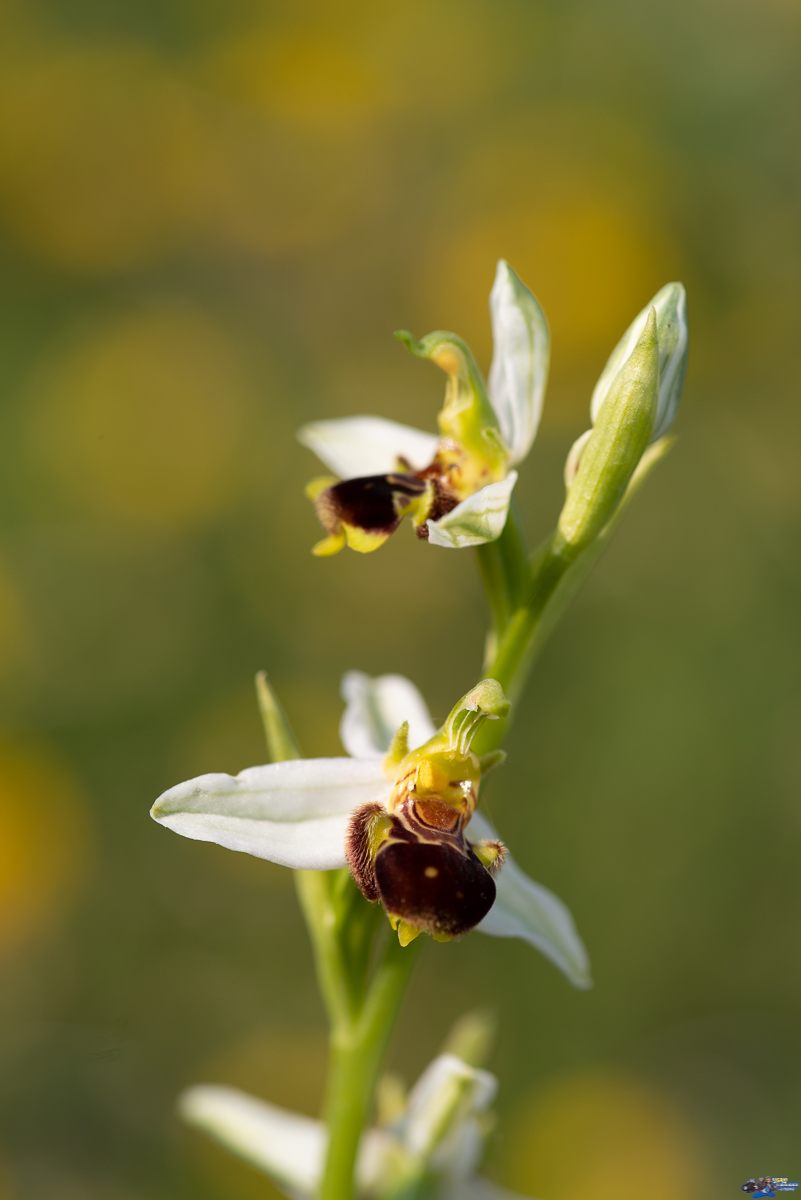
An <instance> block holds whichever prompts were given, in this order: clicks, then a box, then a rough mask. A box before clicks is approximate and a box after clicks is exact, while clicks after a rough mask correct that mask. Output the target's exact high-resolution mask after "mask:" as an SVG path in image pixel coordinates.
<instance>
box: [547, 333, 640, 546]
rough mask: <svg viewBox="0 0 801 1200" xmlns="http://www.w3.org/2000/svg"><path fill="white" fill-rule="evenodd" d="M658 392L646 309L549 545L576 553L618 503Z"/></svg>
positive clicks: (633, 466)
mask: <svg viewBox="0 0 801 1200" xmlns="http://www.w3.org/2000/svg"><path fill="white" fill-rule="evenodd" d="M658 398H659V342H658V339H657V327H656V312H655V310H654V309H651V311H650V313H649V315H648V318H647V320H646V322H645V325H644V328H643V330H642V333H641V334H640V336H639V338H638V340H637V342H636V344H635V346H634V348H633V350H632V351H631V353H630V354H629V356H628V357H627V358H626V359H625V361H624V362H623V365H622V366H621V367H620V369H619V371H618V372H617V374H616V375H615V377H614V379H613V380H612V382H611V384H610V386H609V389H608V391H607V393H606V397H605V399H604V401H603V403H602V404H601V407H600V409H599V411H598V415H597V417H596V420H595V426H594V428H593V431H592V435H591V436H590V438H589V439H588V441H587V444H586V446H585V447H584V449H583V451H582V454H581V461H580V463H579V466H578V470H577V471H576V475H575V478H574V479H573V481H572V483H571V485H570V488H569V490H568V493H567V500H566V501H565V506H564V508H563V509H562V514H561V516H560V518H559V525H558V526H557V532H556V538H555V541H554V551H555V552H556V553H557V554H560V555H562V556H563V557H565V558H575V556H576V555H577V554H579V553H580V552H581V551H582V550H583V549H584V548H585V547H586V546H588V545H589V544H590V543H591V542H593V541H594V540H595V538H596V537H597V536H598V534H599V533H600V532H601V530H602V529H603V528H604V526H605V525H606V523H607V521H608V520H609V518H610V517H611V516H612V514H613V512H614V511H615V509H616V508H617V505H618V503H619V502H620V500H621V498H622V496H623V493H624V492H625V490H626V488H627V486H628V482H629V480H630V479H631V476H632V475H633V474H634V471H635V469H636V467H637V464H638V462H639V461H640V459H641V458H642V455H643V453H644V451H645V449H646V447H647V446H648V443H649V442H650V440H651V435H652V433H653V430H654V421H655V419H656V411H657V402H658Z"/></svg>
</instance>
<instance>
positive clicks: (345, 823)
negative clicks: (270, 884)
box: [152, 672, 591, 988]
mask: <svg viewBox="0 0 801 1200" xmlns="http://www.w3.org/2000/svg"><path fill="white" fill-rule="evenodd" d="M343 694H344V697H345V699H346V709H345V713H344V716H343V718H342V724H341V727H340V735H341V737H342V740H343V743H344V745H345V749H346V750H348V751H349V752H350V754H351V757H342V758H316V759H315V758H312V759H295V760H289V761H286V762H276V763H270V764H268V765H265V766H258V767H249V768H248V769H246V770H244V771H242V772H240V774H239V775H236V776H231V775H223V774H212V775H201V776H200V777H198V778H197V779H191V780H189V781H188V782H186V783H181V784H178V786H177V787H173V788H171V789H170V790H169V791H167V792H165V793H164V794H163V795H162V796H161V797H160V798H159V799H158V800H157V801H156V803H155V804H154V806H153V809H152V816H153V817H154V819H155V820H156V821H158V822H159V823H160V824H162V825H165V826H166V827H167V828H169V829H172V830H173V831H174V832H176V833H179V834H181V835H182V836H184V837H188V838H193V839H195V840H198V841H208V842H215V843H217V844H218V845H220V846H225V847H227V848H228V849H231V850H237V851H242V852H244V853H247V854H252V855H255V856H256V857H257V858H264V859H269V860H270V861H272V862H276V863H279V864H281V865H283V866H287V867H291V868H294V869H296V870H315V871H327V870H334V869H336V868H340V867H344V866H345V865H346V864H347V865H348V866H349V867H350V869H351V872H352V874H353V876H354V879H355V880H356V883H357V884H358V886H359V887H360V889H361V890H362V892H363V893H364V894H365V896H366V897H367V898H368V899H369V900H372V901H380V902H381V903H382V904H383V906H384V908H385V910H386V912H387V915H388V917H389V919H390V922H391V924H392V926H393V928H395V929H397V932H398V936H399V939H400V941H401V944H402V945H406V944H407V943H408V942H410V941H412V940H413V939H414V938H415V937H417V936H418V935H419V934H420V933H421V932H427V933H430V934H432V935H433V936H434V937H435V938H436V939H437V940H440V941H447V940H449V939H450V938H452V937H459V936H461V935H462V934H464V933H467V932H469V931H470V930H471V929H473V928H477V929H478V930H479V931H480V932H482V933H487V934H491V935H493V936H495V937H518V938H522V939H523V940H525V941H527V942H528V943H529V944H531V945H533V946H535V947H536V948H537V949H538V950H540V951H541V952H542V953H543V954H544V955H545V956H546V957H548V958H549V959H550V960H551V961H552V962H553V963H554V964H555V965H556V966H557V967H558V968H559V969H560V970H561V971H562V972H563V973H564V974H565V975H566V976H567V978H568V979H569V980H570V982H571V983H573V984H574V985H575V986H576V987H579V988H585V987H589V986H590V982H591V981H590V975H589V966H588V961H587V955H586V951H585V949H584V946H583V944H582V942H581V939H580V938H579V936H578V934H577V932H576V929H575V926H574V924H573V920H572V917H571V916H570V913H569V912H568V910H567V908H566V907H565V906H564V904H563V903H562V902H561V901H560V900H559V899H558V898H557V897H556V896H554V895H553V893H552V892H550V891H548V889H547V888H544V887H542V886H541V885H540V884H538V883H535V882H534V881H533V880H532V879H529V878H528V876H526V875H525V874H524V873H523V871H522V870H521V869H520V868H519V867H518V866H517V864H516V863H515V862H514V860H513V859H512V858H511V856H509V855H508V853H507V852H506V848H505V847H504V845H503V843H501V842H500V840H499V839H498V835H497V833H496V832H495V830H494V828H493V827H492V825H491V824H490V822H489V821H488V820H487V818H486V817H485V816H483V814H481V813H479V812H478V811H477V810H476V804H477V799H478V790H479V785H480V782H481V778H482V775H483V774H486V772H487V771H488V770H489V769H490V767H492V766H493V765H495V764H496V763H498V762H499V761H500V760H501V759H502V757H503V755H502V754H501V752H495V753H494V754H492V755H489V756H487V757H486V758H485V759H484V760H479V759H478V758H477V757H476V756H475V754H473V752H472V751H471V749H470V742H471V740H472V737H473V735H474V733H475V732H476V730H477V728H478V726H479V725H480V724H481V722H483V721H484V720H492V719H493V718H497V717H498V716H500V715H503V714H505V712H506V711H508V702H507V701H506V700H505V698H504V696H503V692H502V690H501V688H500V685H499V684H497V683H496V682H495V681H494V680H483V681H482V682H481V683H480V684H478V685H477V686H476V687H475V688H473V689H471V691H470V692H468V693H467V695H466V696H464V697H463V698H462V699H461V700H460V701H459V703H458V704H457V705H456V706H455V708H454V709H453V711H452V712H451V714H450V715H449V717H448V718H447V720H446V721H445V723H444V725H443V726H442V728H441V730H440V731H439V732H437V731H435V728H434V724H433V722H432V720H431V717H430V715H429V712H428V709H427V707H426V705H425V702H424V700H423V698H422V696H421V695H420V693H419V692H418V691H417V689H416V688H415V687H414V685H413V684H411V683H410V682H409V681H408V680H407V679H404V678H403V677H401V676H398V675H385V676H381V677H379V678H377V679H370V678H369V677H368V676H366V675H362V674H361V673H359V672H349V673H348V674H347V675H346V676H345V678H344V681H343Z"/></svg>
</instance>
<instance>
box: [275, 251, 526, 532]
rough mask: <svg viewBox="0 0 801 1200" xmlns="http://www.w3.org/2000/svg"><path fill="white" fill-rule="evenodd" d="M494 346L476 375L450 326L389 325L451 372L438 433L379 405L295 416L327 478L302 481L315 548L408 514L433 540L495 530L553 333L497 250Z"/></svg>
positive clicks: (386, 527)
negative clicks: (337, 415)
mask: <svg viewBox="0 0 801 1200" xmlns="http://www.w3.org/2000/svg"><path fill="white" fill-rule="evenodd" d="M490 314H491V318H492V332H493V338H494V344H495V349H494V354H493V359H492V365H491V367H490V373H489V386H487V385H485V383H484V379H483V378H482V375H481V372H480V371H479V369H478V367H477V365H476V362H475V360H474V358H473V355H472V354H471V352H470V349H469V347H468V346H467V345H466V344H465V342H463V341H462V340H461V338H458V337H456V336H455V335H454V334H451V333H442V332H437V333H430V334H428V336H427V337H425V338H423V340H422V341H421V342H417V341H415V339H414V338H413V337H412V335H411V334H409V333H406V332H405V331H404V332H400V333H398V334H397V335H396V336H397V337H399V338H401V340H402V341H404V342H405V344H406V345H407V346H408V348H409V349H410V350H411V352H412V353H413V354H416V355H418V356H419V357H421V358H430V359H431V360H432V361H433V362H435V363H436V364H437V366H439V367H441V368H442V370H443V371H445V373H446V374H447V376H448V384H447V388H446V393H445V404H444V406H443V408H442V411H441V412H440V414H439V418H438V423H439V430H440V436H439V437H437V436H435V435H434V434H428V433H422V432H421V431H420V430H417V429H410V428H409V427H408V426H406V425H399V424H397V423H396V422H395V421H388V420H385V419H384V418H382V417H346V418H344V419H343V420H335V421H316V422H313V423H312V424H310V425H304V426H303V428H302V429H300V430H299V431H298V438H299V440H300V441H301V442H302V443H303V445H304V446H308V448H309V449H310V450H313V451H314V453H315V454H316V455H317V457H318V458H319V459H321V460H322V462H324V463H325V465H326V466H327V467H328V468H329V469H330V470H331V471H333V472H334V475H335V476H336V478H330V477H326V478H324V479H317V480H314V481H313V482H312V483H311V484H309V487H308V489H307V492H308V494H309V496H310V497H311V498H312V499H313V500H314V503H315V506H316V508H317V513H318V516H319V517H320V521H321V522H322V524H323V526H324V528H325V530H326V532H327V534H328V536H327V537H326V538H325V539H323V541H321V542H318V543H317V545H316V546H315V547H314V553H315V554H319V555H327V554H335V553H336V552H337V551H338V550H341V549H342V547H343V546H345V545H346V544H347V545H349V546H350V547H351V548H352V549H353V550H359V551H361V552H362V553H367V552H369V551H371V550H375V549H377V548H378V547H379V546H380V545H381V544H382V543H383V542H385V541H386V539H387V538H388V537H389V536H390V534H392V533H394V531H395V530H396V529H397V527H398V525H399V524H400V522H401V521H402V519H403V518H404V517H405V516H407V515H408V516H411V518H412V520H413V522H414V527H415V532H416V533H417V536H418V537H420V538H427V539H428V540H429V541H430V542H433V544H434V545H435V546H449V547H463V546H477V545H480V544H481V543H482V542H491V541H494V540H495V539H496V538H498V537H500V535H501V533H502V532H503V527H504V525H505V523H506V516H507V513H508V511H509V502H510V499H511V494H512V488H513V487H514V485H515V482H516V480H517V472H516V471H514V470H513V469H512V468H513V467H514V466H515V464H516V463H519V462H520V461H522V459H524V458H525V457H526V455H527V454H528V452H529V450H530V449H531V445H532V443H533V441H534V437H535V435H536V433H537V426H538V425H539V420H540V415H541V412H542V402H543V396H544V393H545V385H546V382H547V378H548V359H549V346H550V339H549V334H548V325H547V322H546V320H545V316H544V314H543V312H542V309H541V308H540V306H539V304H538V303H537V300H536V299H535V297H534V296H533V295H532V293H531V292H530V291H529V290H528V288H527V287H526V286H525V284H524V283H522V282H521V280H520V279H519V278H518V276H517V275H516V274H515V272H514V271H513V270H512V268H511V267H510V266H509V265H508V263H506V262H504V261H503V259H501V261H500V262H499V263H498V269H497V272H496V276H495V283H494V285H493V288H492V292H491V294H490Z"/></svg>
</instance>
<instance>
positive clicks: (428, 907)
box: [375, 841, 495, 937]
mask: <svg viewBox="0 0 801 1200" xmlns="http://www.w3.org/2000/svg"><path fill="white" fill-rule="evenodd" d="M375 879H376V883H377V885H378V891H379V894H380V897H381V900H382V902H383V905H384V907H385V908H386V910H387V912H388V913H389V914H390V916H393V917H401V918H403V919H404V920H405V921H408V922H409V923H410V924H411V925H415V926H417V928H418V929H423V930H424V931H425V932H426V933H432V934H433V933H445V934H449V935H450V936H451V937H459V936H460V935H461V934H463V933H467V932H469V930H471V929H473V928H474V927H475V926H476V925H478V923H479V921H482V920H483V919H484V917H485V916H486V915H487V913H488V912H489V910H490V909H491V908H492V905H493V903H494V902H495V884H494V882H493V880H492V876H491V875H490V873H489V871H487V870H486V869H485V868H484V867H483V866H482V865H481V863H480V862H479V861H478V859H477V858H476V856H475V854H473V852H472V850H470V849H469V847H467V852H466V853H464V852H462V851H461V850H459V849H457V847H456V846H454V845H451V844H449V843H445V842H395V841H390V842H388V843H387V844H385V845H384V846H382V847H381V849H380V850H379V852H378V856H377V857H376V860H375Z"/></svg>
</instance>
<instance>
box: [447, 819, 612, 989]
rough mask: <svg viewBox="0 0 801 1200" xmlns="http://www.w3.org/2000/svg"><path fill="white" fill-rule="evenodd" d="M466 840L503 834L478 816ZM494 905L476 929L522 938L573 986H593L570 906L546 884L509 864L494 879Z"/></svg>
mask: <svg viewBox="0 0 801 1200" xmlns="http://www.w3.org/2000/svg"><path fill="white" fill-rule="evenodd" d="M467 836H468V837H469V838H470V839H471V840H473V841H478V840H480V839H481V838H490V839H495V838H497V836H498V834H497V833H496V832H495V830H494V828H493V827H492V825H491V824H490V822H489V821H488V820H487V818H486V817H485V816H483V815H482V814H481V813H478V812H477V813H474V815H473V818H472V820H471V821H470V824H469V825H468V827H467ZM495 887H496V889H497V895H496V898H495V903H494V904H493V906H492V908H491V909H490V910H489V912H488V913H487V915H486V917H485V918H484V920H483V921H482V922H481V924H480V925H477V926H476V928H477V930H478V932H479V933H488V934H491V935H492V936H493V937H517V938H522V939H523V940H524V941H526V942H528V943H529V944H530V945H532V946H534V947H535V948H536V949H537V950H539V951H540V952H541V953H542V954H544V955H545V957H546V958H549V959H550V960H551V962H552V963H553V964H554V966H556V967H558V968H559V970H560V971H561V972H562V973H563V974H564V975H566V976H567V978H568V979H569V980H570V982H571V983H572V984H573V986H574V987H577V988H588V987H592V977H591V975H590V963H589V958H588V956H587V951H586V950H585V948H584V943H583V942H582V940H581V938H580V937H579V935H578V933H577V931H576V926H575V924H574V923H573V918H572V916H571V915H570V911H569V910H568V908H567V906H566V905H565V904H563V903H562V901H561V900H560V899H559V897H558V896H555V895H554V894H553V892H551V891H549V890H548V888H545V887H543V886H542V884H539V883H535V882H534V880H533V879H529V877H528V875H526V874H525V873H524V872H523V871H521V870H520V867H518V865H517V863H516V862H515V861H514V859H513V858H512V857H511V856H509V857H507V859H506V862H505V863H504V865H503V867H502V868H501V870H500V873H499V874H498V875H497V876H496V878H495Z"/></svg>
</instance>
